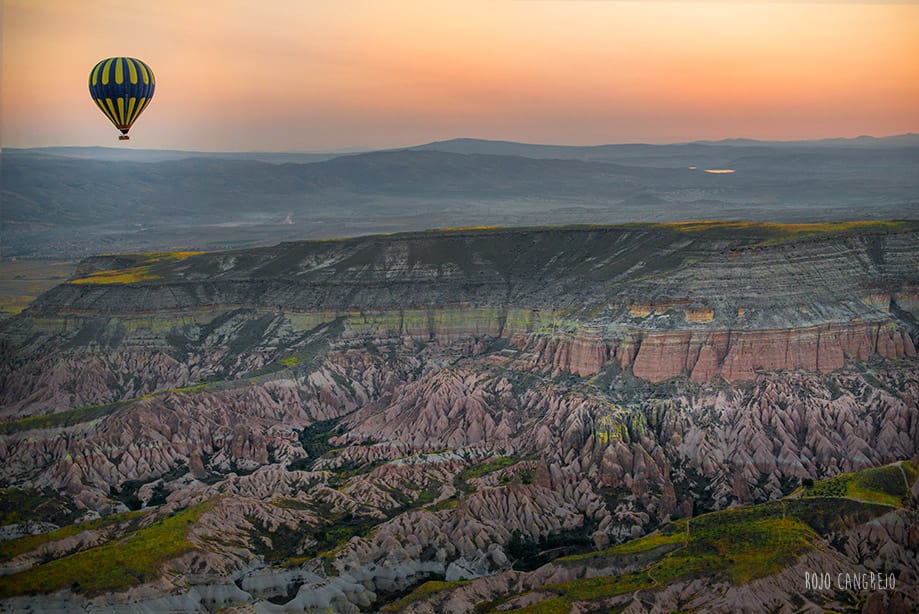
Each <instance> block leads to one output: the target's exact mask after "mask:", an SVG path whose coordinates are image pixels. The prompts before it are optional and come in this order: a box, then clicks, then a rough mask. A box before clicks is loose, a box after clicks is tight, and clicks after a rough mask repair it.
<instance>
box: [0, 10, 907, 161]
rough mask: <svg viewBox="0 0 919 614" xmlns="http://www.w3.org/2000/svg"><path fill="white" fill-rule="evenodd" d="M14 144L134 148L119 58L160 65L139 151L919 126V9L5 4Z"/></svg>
mask: <svg viewBox="0 0 919 614" xmlns="http://www.w3.org/2000/svg"><path fill="white" fill-rule="evenodd" d="M0 2H2V7H3V13H2V72H0V104H2V109H0V113H2V133H0V134H2V142H0V144H2V145H3V146H9V147H29V146H43V145H110V146H117V145H118V141H117V139H116V137H117V134H118V133H117V132H116V131H115V129H114V127H113V126H111V124H109V122H108V120H106V119H105V118H104V117H103V115H102V114H101V113H100V111H99V110H98V109H97V108H96V106H95V105H94V104H93V103H92V101H91V100H90V98H89V94H88V92H87V75H88V73H89V70H90V69H91V68H92V67H93V65H94V64H95V63H96V62H97V61H98V60H100V59H102V58H105V57H109V56H113V55H128V56H133V57H137V58H140V59H142V60H144V61H146V62H147V63H148V64H149V65H150V66H151V67H152V68H153V70H154V71H155V73H156V79H157V85H156V94H155V96H154V100H153V103H152V104H151V105H150V107H149V108H148V109H147V110H146V111H145V112H144V115H143V116H142V117H141V118H140V119H139V120H138V121H137V123H136V124H135V126H134V128H133V129H132V131H131V135H132V140H131V141H130V142H128V144H127V145H128V146H132V147H144V148H147V147H152V148H175V149H197V150H324V149H338V148H345V147H355V146H365V147H375V148H376V147H396V146H403V145H412V144H417V143H422V142H427V141H432V140H440V139H448V138H453V137H480V138H490V139H508V140H517V141H526V142H543V143H547V142H551V143H565V144H599V143H618V142H651V143H655V142H675V141H686V140H694V139H720V138H726V137H751V138H760V139H798V138H815V137H832V136H856V135H859V134H872V135H876V136H880V135H888V134H897V133H903V132H910V131H913V132H919V4H917V3H915V2H901V3H883V2H828V1H824V2H766V1H761V2H737V1H729V0H724V1H714V2H697V1H690V0H684V1H677V2H662V1H648V0H643V1H640V2H622V1H603V0H558V1H551V0H493V1H484V0H482V1H479V0H456V1H452V2H438V1H436V0H418V1H401V0H400V1H394V0H369V1H358V0H334V1H330V0H316V1H307V0H290V1H284V0H207V1H202V2H194V1H189V0H155V1H153V0H151V1H150V2H124V0H0Z"/></svg>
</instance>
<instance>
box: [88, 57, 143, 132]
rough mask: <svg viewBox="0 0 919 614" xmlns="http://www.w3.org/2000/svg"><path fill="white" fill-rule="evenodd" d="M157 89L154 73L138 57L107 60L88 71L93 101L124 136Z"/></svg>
mask: <svg viewBox="0 0 919 614" xmlns="http://www.w3.org/2000/svg"><path fill="white" fill-rule="evenodd" d="M155 86H156V77H154V75H153V71H152V70H151V69H150V67H149V66H148V65H147V64H146V63H144V62H142V61H140V60H138V59H136V58H128V57H115V58H106V59H104V60H102V61H100V62H98V63H97V64H96V65H95V66H94V67H93V69H92V70H91V71H90V72H89V93H90V95H91V96H92V98H93V101H95V103H96V105H97V106H98V107H99V109H100V110H101V111H102V112H103V113H104V114H105V116H106V117H107V118H108V119H109V121H111V122H112V123H113V124H115V127H116V128H118V129H119V130H121V132H122V133H123V134H127V132H128V130H129V129H130V128H131V125H132V124H133V123H134V121H135V120H136V119H137V118H138V117H140V114H141V113H142V112H143V111H144V109H145V108H147V105H149V104H150V100H151V99H152V98H153V91H154V89H155Z"/></svg>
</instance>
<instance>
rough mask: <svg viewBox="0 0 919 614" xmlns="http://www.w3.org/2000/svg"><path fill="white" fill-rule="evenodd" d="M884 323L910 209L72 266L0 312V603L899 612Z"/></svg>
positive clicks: (914, 397) (907, 600)
mask: <svg viewBox="0 0 919 614" xmlns="http://www.w3.org/2000/svg"><path fill="white" fill-rule="evenodd" d="M4 168H5V169H6V168H7V166H6V164H5V166H4ZM271 168H273V167H271ZM718 179H719V180H720V179H722V177H719V178H718ZM705 180H708V178H706V179H705ZM917 316H919V226H917V223H916V222H882V223H867V224H851V223H842V224H784V225H783V224H751V223H740V222H733V223H732V222H721V223H702V224H669V225H662V224H646V225H618V226H605V227H603V226H600V227H598V226H590V227H585V226H580V227H579V226H574V227H562V228H531V229H480V230H455V231H434V232H417V233H404V234H395V235H387V236H383V235H373V236H367V237H359V238H354V239H347V240H337V241H314V242H309V241H307V242H302V241H301V242H288V243H283V244H279V245H275V246H270V247H262V248H247V249H237V250H230V251H223V252H212V253H202V254H198V253H191V252H171V251H170V252H166V251H160V252H154V253H144V254H133V255H132V254H124V255H108V256H97V257H93V258H88V259H86V260H84V261H83V262H82V263H81V264H80V266H79V267H78V269H77V271H76V272H75V274H74V276H73V278H72V279H70V280H69V281H68V282H67V283H64V284H62V285H59V286H56V287H55V288H53V289H52V290H50V291H49V292H47V293H45V294H44V295H42V296H41V297H40V298H39V299H38V300H37V301H36V302H35V303H34V304H32V305H31V306H30V307H29V308H28V309H27V310H26V311H24V312H23V313H22V314H20V315H19V316H16V317H14V318H10V319H7V320H4V321H3V322H2V323H0V355H2V356H3V360H2V361H0V364H2V370H0V406H2V410H0V411H2V415H3V423H2V424H0V427H2V435H0V467H2V474H0V478H2V480H3V485H4V487H5V488H4V490H3V491H2V493H0V497H2V498H0V503H2V510H3V514H4V521H3V524H4V531H5V532H6V537H10V538H13V539H9V540H6V541H3V542H0V561H2V563H0V565H2V567H0V569H2V573H3V576H2V577H0V595H2V596H3V597H4V598H6V599H7V600H6V601H2V602H0V608H4V609H8V610H9V609H14V610H15V609H19V608H25V607H33V608H37V609H43V610H48V609H56V608H57V609H61V610H72V609H73V608H74V607H77V606H79V605H81V604H82V605H84V606H86V605H88V604H92V605H93V606H96V607H106V608H112V609H117V608H124V609H126V610H132V609H136V608H138V607H141V606H143V607H147V608H150V609H152V610H164V609H166V610H175V609H180V610H198V611H216V610H218V609H221V608H228V609H229V611H241V612H242V611H252V609H255V610H257V611H266V612H267V611H292V610H294V611H303V610H305V611H325V610H326V609H332V610H333V611H342V612H347V611H352V612H356V611H377V610H380V609H383V608H387V609H389V610H392V611H413V612H441V611H483V612H485V611H551V612H556V611H558V612H568V611H571V610H572V609H574V610H577V611H610V610H612V611H616V610H621V609H626V610H628V611H645V610H651V609H655V610H666V611H670V610H693V609H709V610H717V611H736V610H737V609H738V608H741V607H747V608H752V609H754V610H763V609H789V610H791V609H800V608H804V607H811V606H813V607H825V608H832V609H842V610H861V609H863V608H867V609H868V610H869V611H874V609H875V608H877V609H885V608H886V609H891V610H893V611H896V610H897V608H909V607H914V606H915V604H916V603H917V602H919V593H917V587H919V577H917V575H916V570H917V569H919V542H917V541H916V534H915V527H916V526H919V524H917V518H919V509H917V507H916V501H917V495H919V486H917V480H916V477H917V464H916V461H917V460H919V444H917V442H919V377H917V373H919V369H917V367H919V362H917V360H919V359H917V357H916V347H917V343H919V326H917V319H916V318H917ZM834 476H835V477H834ZM30 534H31V535H30ZM869 570H874V571H877V570H883V571H884V573H885V574H894V577H895V585H896V586H895V590H883V591H879V590H874V591H867V590H857V589H849V590H839V591H837V590H832V589H831V590H822V589H815V588H813V587H811V586H809V585H808V584H807V583H806V582H805V572H808V573H816V572H818V571H819V572H820V573H823V572H824V571H826V572H827V573H831V574H832V575H833V578H834V582H835V578H836V577H837V574H840V573H855V572H858V573H860V572H862V571H864V572H866V573H867V572H868V571H869ZM886 577H888V576H885V578H886ZM527 608H530V609H529V610H528V609H527Z"/></svg>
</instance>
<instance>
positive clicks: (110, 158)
mask: <svg viewBox="0 0 919 614" xmlns="http://www.w3.org/2000/svg"><path fill="white" fill-rule="evenodd" d="M0 160H2V162H0V198H2V200H3V215H2V228H0V231H2V245H3V257H10V256H18V257H43V258H80V257H85V256H89V255H92V254H97V253H111V252H121V251H149V250H161V249H196V250H213V249H229V248H236V247H246V246H257V245H271V244H274V243H277V242H278V241H281V240H300V239H309V238H329V237H344V236H356V235H361V234H368V233H377V232H400V231H409V230H424V229H429V228H443V227H464V226H481V225H489V226H493V225H498V226H533V225H556V224H572V223H584V224H618V223H625V222H676V221H686V220H700V219H745V220H754V221H771V222H800V221H808V222H815V221H847V220H852V219H902V218H912V217H914V216H915V213H914V212H915V208H916V206H917V200H916V195H917V193H919V140H917V137H916V136H915V135H904V136H900V137H889V138H885V139H872V138H867V137H866V138H859V139H851V140H844V139H837V140H829V141H803V142H792V143H774V142H757V141H743V140H741V141H719V142H700V143H687V144H680V145H608V146H597V147H561V146H540V145H525V144H518V143H505V142H497V141H479V140H474V139H458V140H454V141H445V142H440V143H432V144H429V145H423V146H419V147H415V148H409V149H402V150H393V151H381V152H365V153H358V154H346V155H340V154H294V153H291V154H257V153H254V154H244V153H241V154H207V153H195V152H160V151H143V150H123V151H119V150H114V149H105V148H46V149H35V150H11V149H6V150H4V152H3V153H2V154H0ZM723 169H730V170H734V171H735V172H734V173H730V174H712V173H707V172H705V171H706V170H723Z"/></svg>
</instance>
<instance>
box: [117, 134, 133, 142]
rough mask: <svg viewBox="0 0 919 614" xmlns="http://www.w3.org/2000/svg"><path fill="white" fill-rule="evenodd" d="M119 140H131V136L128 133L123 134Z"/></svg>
mask: <svg viewBox="0 0 919 614" xmlns="http://www.w3.org/2000/svg"><path fill="white" fill-rule="evenodd" d="M118 140H119V141H130V140H131V137H129V136H128V135H127V134H122V135H121V136H120V137H118Z"/></svg>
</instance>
